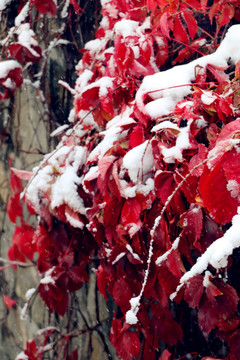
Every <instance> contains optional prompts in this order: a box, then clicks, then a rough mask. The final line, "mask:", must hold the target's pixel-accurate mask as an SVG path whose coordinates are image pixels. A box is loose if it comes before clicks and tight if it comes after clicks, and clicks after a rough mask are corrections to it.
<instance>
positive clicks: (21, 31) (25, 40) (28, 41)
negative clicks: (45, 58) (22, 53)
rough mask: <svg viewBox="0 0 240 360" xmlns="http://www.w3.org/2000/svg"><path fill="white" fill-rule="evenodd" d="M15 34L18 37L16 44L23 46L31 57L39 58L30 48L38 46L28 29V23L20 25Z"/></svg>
mask: <svg viewBox="0 0 240 360" xmlns="http://www.w3.org/2000/svg"><path fill="white" fill-rule="evenodd" d="M16 34H17V35H18V42H19V43H20V44H21V45H22V46H25V47H26V48H27V49H28V50H29V51H30V52H31V53H32V55H33V56H35V57H40V55H39V54H38V53H37V52H36V51H35V50H34V49H33V48H32V46H38V42H37V40H36V39H35V33H34V31H33V30H32V29H30V24H29V23H24V24H20V25H19V27H18V29H17V30H16Z"/></svg>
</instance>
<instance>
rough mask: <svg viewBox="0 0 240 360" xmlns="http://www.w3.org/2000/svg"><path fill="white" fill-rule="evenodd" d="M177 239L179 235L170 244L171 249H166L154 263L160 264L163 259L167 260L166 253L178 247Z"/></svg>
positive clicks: (178, 239)
mask: <svg viewBox="0 0 240 360" xmlns="http://www.w3.org/2000/svg"><path fill="white" fill-rule="evenodd" d="M179 241H180V237H177V238H176V239H175V240H174V242H173V244H172V247H171V249H169V250H168V251H166V252H165V253H164V254H163V255H161V256H159V257H158V258H157V260H156V265H158V266H160V265H161V263H162V262H163V261H164V260H167V257H168V255H169V254H170V253H171V252H172V251H173V250H175V249H177V247H178V244H179Z"/></svg>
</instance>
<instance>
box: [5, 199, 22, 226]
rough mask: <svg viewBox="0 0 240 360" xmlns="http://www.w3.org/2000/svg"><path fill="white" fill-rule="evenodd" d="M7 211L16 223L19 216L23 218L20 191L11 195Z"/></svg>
mask: <svg viewBox="0 0 240 360" xmlns="http://www.w3.org/2000/svg"><path fill="white" fill-rule="evenodd" d="M7 213H8V216H9V219H10V221H11V222H12V223H14V224H15V223H16V220H17V217H20V218H22V215H23V213H22V204H21V202H20V193H16V194H15V195H13V196H11V197H10V198H9V199H8V202H7Z"/></svg>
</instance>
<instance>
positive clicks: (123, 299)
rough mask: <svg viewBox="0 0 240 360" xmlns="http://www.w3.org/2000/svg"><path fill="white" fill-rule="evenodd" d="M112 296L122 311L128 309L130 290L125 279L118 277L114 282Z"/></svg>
mask: <svg viewBox="0 0 240 360" xmlns="http://www.w3.org/2000/svg"><path fill="white" fill-rule="evenodd" d="M112 296H113V300H114V301H115V302H116V304H118V305H119V306H120V308H121V310H122V311H124V312H125V311H126V310H128V309H129V307H130V304H129V300H130V299H131V296H132V292H131V289H130V286H129V284H128V282H127V281H126V280H124V279H123V278H120V279H118V280H117V281H115V282H114V286H113V290H112Z"/></svg>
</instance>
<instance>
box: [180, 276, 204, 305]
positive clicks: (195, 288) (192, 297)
mask: <svg viewBox="0 0 240 360" xmlns="http://www.w3.org/2000/svg"><path fill="white" fill-rule="evenodd" d="M202 293H203V276H202V275H197V276H194V277H193V278H191V279H190V280H189V281H188V282H187V284H186V288H185V292H184V300H185V301H186V302H187V303H188V304H189V306H191V307H192V308H195V307H198V305H199V302H200V300H201V297H202Z"/></svg>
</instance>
